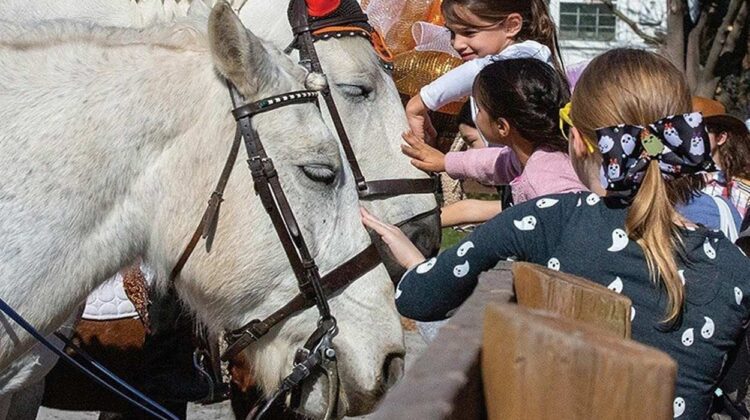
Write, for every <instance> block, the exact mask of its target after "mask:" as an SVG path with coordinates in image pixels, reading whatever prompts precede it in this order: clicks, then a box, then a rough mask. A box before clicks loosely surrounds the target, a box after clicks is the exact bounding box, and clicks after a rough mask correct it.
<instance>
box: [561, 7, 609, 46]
mask: <svg viewBox="0 0 750 420" xmlns="http://www.w3.org/2000/svg"><path fill="white" fill-rule="evenodd" d="M616 19H617V18H616V17H615V15H614V14H613V13H612V12H611V11H610V10H609V8H608V7H607V6H606V5H604V4H596V3H560V39H567V40H588V41H612V40H614V39H615V21H616Z"/></svg>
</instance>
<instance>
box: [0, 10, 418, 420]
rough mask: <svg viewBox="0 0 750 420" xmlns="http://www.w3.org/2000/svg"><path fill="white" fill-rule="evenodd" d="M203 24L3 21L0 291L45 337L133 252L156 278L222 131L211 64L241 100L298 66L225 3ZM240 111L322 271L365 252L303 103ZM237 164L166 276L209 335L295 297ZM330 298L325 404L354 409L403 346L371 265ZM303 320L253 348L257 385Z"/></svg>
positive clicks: (19, 346)
mask: <svg viewBox="0 0 750 420" xmlns="http://www.w3.org/2000/svg"><path fill="white" fill-rule="evenodd" d="M205 26H206V21H205V18H204V19H203V20H202V22H201V21H200V19H198V20H197V22H187V21H186V22H182V23H179V24H175V25H173V26H170V27H168V28H164V27H159V26H154V27H150V28H148V29H141V30H133V29H116V28H103V27H97V26H94V25H91V24H87V23H72V22H52V23H48V24H38V25H35V26H34V27H26V26H23V25H17V24H11V23H5V24H2V25H0V66H1V67H2V69H3V72H2V74H0V87H2V88H1V89H0V120H2V121H3V130H2V131H0V179H2V180H3V181H2V184H0V213H2V214H3V218H1V219H0V278H1V279H2V282H0V296H1V297H2V298H3V299H5V300H6V301H7V302H8V303H9V304H10V305H11V306H13V307H14V308H15V309H16V310H17V311H18V312H20V313H21V314H22V315H23V316H24V317H26V319H27V320H28V321H29V322H31V324H33V325H35V326H36V327H37V328H38V329H39V330H40V331H42V332H43V333H47V334H48V333H50V332H51V331H53V330H55V329H56V328H58V327H59V326H60V325H61V323H62V322H63V321H64V320H65V318H66V317H67V316H69V315H70V314H71V313H72V312H73V311H74V310H75V308H76V307H77V306H78V305H79V304H80V303H81V302H82V301H83V299H85V297H86V295H87V294H88V293H89V292H91V290H93V289H94V288H95V287H96V285H97V284H99V283H101V282H102V281H103V280H104V279H106V278H108V277H109V276H112V275H113V274H114V273H115V272H116V270H117V269H119V268H120V267H122V266H124V265H126V264H128V263H131V262H132V261H133V260H134V259H135V258H136V257H137V256H139V255H143V256H144V258H145V260H146V261H147V262H148V263H149V264H150V265H151V266H152V267H153V268H154V269H155V271H156V274H157V275H156V279H157V287H165V284H166V279H167V278H168V275H167V273H168V272H169V270H170V269H171V267H172V266H173V265H174V263H175V262H176V259H177V257H178V254H179V252H180V250H181V248H182V247H183V246H184V244H185V243H186V241H187V239H188V237H189V235H190V233H191V232H192V229H193V228H194V225H195V223H196V222H197V221H198V218H199V217H200V214H201V212H202V209H203V203H204V202H205V199H206V197H208V195H209V193H210V191H211V190H212V187H213V183H214V182H215V180H216V177H217V176H218V174H219V172H220V169H221V166H222V164H223V161H224V158H225V157H226V153H227V151H228V148H229V144H230V142H231V138H232V136H233V132H234V122H233V120H232V118H231V116H230V115H229V113H228V109H229V108H230V101H229V97H228V93H227V89H226V86H225V85H224V82H223V79H222V77H220V76H219V75H218V74H217V70H218V72H219V73H221V74H222V75H224V76H226V77H227V78H229V79H230V80H231V81H232V82H233V83H234V84H235V85H236V86H237V87H238V88H239V89H240V91H241V93H242V94H243V95H244V96H245V97H246V98H247V99H248V100H257V99H260V98H261V97H266V96H270V95H273V94H280V93H284V92H287V91H292V90H299V89H301V88H302V84H301V81H302V80H303V78H304V73H303V72H302V71H301V70H300V68H299V67H297V66H296V65H294V64H293V63H292V62H291V61H290V60H289V59H288V58H286V57H284V56H283V54H281V53H280V52H278V51H276V50H272V49H270V48H268V47H267V46H264V45H263V44H262V43H261V42H260V41H259V40H258V39H257V38H256V37H255V36H254V35H253V34H252V33H250V32H249V31H246V30H245V28H244V27H243V26H242V24H241V22H240V21H239V19H237V17H236V16H235V15H234V14H233V13H232V12H231V9H230V8H229V7H228V6H226V5H224V4H220V5H218V6H217V7H216V8H215V9H214V12H213V13H212V15H211V19H210V20H209V22H208V27H209V31H208V33H209V34H210V36H209V35H207V34H206V30H205ZM212 54H213V58H212ZM254 124H255V126H256V127H257V130H258V133H259V135H260V138H261V139H263V141H264V144H265V146H266V149H267V150H268V153H269V155H270V156H271V157H272V158H274V161H275V162H276V166H277V169H278V171H279V174H280V177H281V180H282V183H283V185H284V188H285V191H286V194H287V196H288V197H289V201H290V204H291V205H292V208H293V210H294V212H295V215H296V216H297V219H298V221H299V222H300V224H301V227H302V231H303V234H304V236H305V237H306V238H307V241H308V245H309V246H310V248H311V252H312V254H313V255H314V256H315V258H316V260H317V261H318V264H319V266H320V267H321V270H322V271H323V272H326V271H328V270H330V269H332V268H334V267H335V266H337V265H338V264H340V263H341V262H343V261H344V260H346V259H347V258H349V257H351V256H353V255H354V254H356V253H357V252H359V251H361V250H362V249H363V248H364V247H365V246H366V245H367V244H368V243H369V239H368V237H367V233H366V231H365V230H364V228H362V226H361V224H360V221H359V215H358V211H357V208H358V202H357V195H356V192H355V190H354V186H353V182H352V179H351V173H350V172H348V169H347V168H346V166H345V165H343V164H342V161H341V156H340V152H339V149H338V146H337V142H336V140H335V139H334V138H333V136H332V135H331V133H330V131H329V130H328V129H327V127H326V126H325V124H324V122H323V120H322V119H321V117H320V113H319V112H318V110H317V109H316V108H315V106H314V105H312V104H308V105H294V106H289V107H285V108H281V109H278V110H275V111H273V112H271V113H268V114H262V115H259V116H257V117H256V118H254ZM238 162H242V160H239V161H238ZM237 166H238V168H236V169H235V173H234V174H233V175H232V178H231V179H230V181H229V184H228V186H227V190H226V193H225V198H226V202H225V204H224V206H223V208H222V218H221V221H220V223H219V227H218V231H217V235H216V240H215V242H214V245H213V249H212V251H211V253H210V254H205V253H202V252H197V253H196V254H195V255H194V256H193V257H192V259H191V260H190V261H189V263H188V264H187V266H186V267H185V269H184V270H183V272H182V274H181V276H180V277H179V278H178V279H177V281H176V289H177V291H178V294H179V295H180V297H181V299H183V300H184V301H185V302H187V303H188V304H189V306H190V307H191V308H192V309H194V310H195V311H196V313H197V315H198V317H199V318H200V320H201V321H202V322H204V323H205V324H206V325H208V326H209V327H210V328H211V329H212V330H213V331H220V330H223V329H225V328H237V327H239V326H240V325H242V324H244V323H246V322H248V321H249V320H251V319H254V318H258V317H262V316H263V315H266V314H269V313H271V312H273V311H274V310H275V309H277V308H278V307H280V306H281V305H282V304H283V303H284V302H285V301H286V300H287V299H289V298H290V297H292V296H293V295H294V294H295V293H296V281H295V280H294V276H293V275H292V272H291V269H290V267H289V264H288V262H287V260H286V258H285V256H284V253H283V251H282V248H281V246H280V244H279V242H278V240H277V238H276V235H275V233H274V231H273V229H272V227H271V225H270V223H269V219H268V217H267V215H266V214H265V212H264V211H263V208H262V206H261V205H260V202H259V201H258V200H257V198H256V197H255V196H254V193H253V188H252V180H251V179H250V176H249V173H248V171H247V170H246V168H245V165H244V164H238V165H237ZM321 179H323V180H325V181H326V182H320V181H321ZM328 181H331V182H328ZM331 308H332V312H333V313H334V315H335V316H337V318H338V319H339V320H340V322H339V326H340V333H339V335H338V336H337V338H336V340H335V345H336V347H337V350H338V354H339V355H340V359H339V365H340V371H341V381H342V391H341V404H340V407H341V410H340V413H338V414H340V415H343V414H345V413H346V414H359V413H363V412H367V411H368V410H370V409H372V407H373V405H374V403H375V402H376V401H377V399H378V397H379V396H380V395H382V392H383V390H384V383H385V381H386V380H387V378H386V377H385V376H386V375H385V374H384V372H388V371H389V368H388V366H384V364H386V363H387V362H386V361H391V360H394V358H393V357H392V356H393V355H394V354H395V355H397V356H398V355H402V354H403V351H404V349H403V335H402V331H401V329H400V324H399V320H398V315H397V313H396V311H395V308H394V304H393V287H392V285H391V283H390V281H389V279H388V276H387V274H386V272H385V269H384V268H383V267H382V266H379V267H378V268H376V269H375V270H373V271H371V272H370V273H368V274H366V275H365V276H364V277H363V278H362V279H360V280H359V281H357V282H355V283H354V284H352V285H351V286H349V287H348V288H347V289H345V290H344V291H343V292H341V293H339V294H337V295H336V296H335V297H334V298H332V299H331ZM0 320H1V321H2V323H1V324H0V325H2V327H1V328H2V330H0V331H2V334H0V371H4V376H3V378H1V379H0V389H1V391H0V393H3V392H9V391H12V390H13V384H12V383H11V379H12V376H13V371H12V370H13V369H12V366H11V364H12V361H13V360H14V359H15V358H17V357H19V356H21V355H22V354H23V353H24V351H26V350H27V349H29V348H30V347H31V346H32V345H33V341H32V340H31V338H30V337H29V336H28V335H27V334H25V333H23V332H21V331H20V330H19V329H18V328H17V327H15V326H14V325H12V324H11V323H10V321H9V320H8V319H7V318H5V317H4V316H3V317H2V319H0ZM315 322H316V314H315V312H314V311H312V310H308V311H304V312H302V313H300V314H298V315H296V316H294V317H292V318H290V319H289V320H288V321H287V322H285V323H284V324H283V325H282V326H281V327H280V328H278V329H276V330H274V331H273V332H272V333H271V335H270V336H269V337H267V338H264V339H263V340H261V342H259V343H258V344H257V345H255V346H253V350H252V352H251V354H252V356H253V358H254V359H256V360H262V363H255V365H256V366H258V370H257V371H256V375H257V379H258V381H259V383H260V384H261V386H262V387H263V388H264V389H266V390H269V391H270V390H273V389H274V388H275V387H276V386H277V385H278V383H279V381H280V379H281V378H282V377H283V376H284V375H285V374H286V373H287V372H288V370H289V369H290V367H291V363H292V359H293V351H294V349H295V348H297V347H299V346H300V345H301V344H302V342H303V341H304V340H305V339H306V338H307V335H308V334H309V333H310V332H312V331H313V329H314V326H315ZM397 358H398V357H396V359H397ZM324 389H325V384H324V381H323V380H322V379H319V380H317V381H315V382H314V383H312V384H310V385H308V386H307V387H306V389H305V393H304V397H303V404H302V409H303V411H305V412H306V413H308V414H311V415H314V416H317V415H321V414H322V413H323V411H324V409H325V403H324V398H323V397H322V395H323V390H324Z"/></svg>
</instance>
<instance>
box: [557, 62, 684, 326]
mask: <svg viewBox="0 0 750 420" xmlns="http://www.w3.org/2000/svg"><path fill="white" fill-rule="evenodd" d="M571 102H572V104H573V106H572V108H571V118H572V120H573V124H574V125H575V127H576V128H577V129H578V130H579V132H580V133H581V134H582V135H583V137H585V138H587V139H596V129H597V128H599V127H611V126H615V125H618V124H631V125H641V126H645V125H648V124H650V123H652V122H654V121H656V120H658V119H660V118H664V117H665V116H668V115H676V114H683V113H687V112H690V111H691V109H692V105H691V99H690V89H689V88H688V86H687V82H686V81H685V77H684V76H683V74H682V73H681V72H680V71H679V70H678V69H677V68H676V67H674V65H672V64H671V63H670V62H669V61H668V60H667V59H665V58H664V57H661V56H660V55H658V54H654V53H651V52H648V51H643V50H635V49H625V48H621V49H614V50H610V51H608V52H606V53H604V54H602V55H600V56H598V57H596V58H594V59H593V60H592V61H591V63H589V65H588V66H587V67H586V70H584V72H583V74H581V77H580V78H579V79H578V83H577V84H576V88H575V90H574V91H573V98H572V101H571ZM578 163H584V164H586V166H588V165H589V164H590V165H597V166H598V167H599V168H601V165H602V156H601V154H600V153H599V151H598V150H596V151H595V152H594V153H593V154H591V155H589V156H588V158H587V159H585V160H584V161H583V162H578ZM683 180H684V179H683V178H677V179H676V180H673V181H669V182H668V181H665V180H664V179H663V178H662V176H661V171H660V170H659V164H658V162H656V161H652V162H651V163H649V166H648V170H647V171H646V174H645V176H644V179H643V182H642V183H641V185H640V187H639V189H638V192H637V193H636V195H635V197H634V199H633V202H632V204H631V205H630V208H629V209H628V215H627V217H626V219H625V230H626V232H627V234H628V237H630V239H632V240H634V241H635V242H636V243H637V244H638V245H640V247H641V249H642V250H643V253H644V255H645V259H646V264H647V266H648V270H649V275H650V277H651V280H652V281H654V282H655V283H659V282H661V283H662V284H663V285H664V289H665V291H666V292H667V296H668V302H667V308H666V309H667V310H666V315H665V321H667V322H671V321H675V320H676V319H677V318H678V317H679V316H680V313H681V311H682V305H683V301H684V295H685V291H684V288H683V287H684V286H683V284H682V280H681V279H680V277H679V273H678V271H677V261H676V257H677V256H678V255H680V254H681V253H682V252H683V249H682V246H683V245H682V241H681V239H680V236H679V232H678V228H677V226H676V225H675V219H676V217H677V213H676V211H675V209H674V204H675V203H674V200H675V197H677V196H679V194H677V192H678V191H677V190H678V189H679V188H680V184H681V183H682V181H683Z"/></svg>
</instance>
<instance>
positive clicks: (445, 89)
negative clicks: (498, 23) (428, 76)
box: [419, 41, 552, 111]
mask: <svg viewBox="0 0 750 420" xmlns="http://www.w3.org/2000/svg"><path fill="white" fill-rule="evenodd" d="M509 58H536V59H537V60H540V61H543V62H545V63H547V64H550V65H551V64H552V52H551V51H550V49H549V48H547V47H546V46H545V45H542V44H540V43H538V42H536V41H524V42H521V43H518V44H513V45H511V46H509V47H508V48H506V49H504V50H503V51H502V52H500V53H498V54H495V55H488V56H486V57H482V58H475V59H474V60H471V61H467V62H465V63H463V64H461V65H460V66H458V67H456V68H454V69H453V70H451V71H449V72H448V73H445V74H444V75H442V76H440V77H439V78H437V79H436V80H435V81H433V82H432V83H430V84H429V85H427V86H425V87H423V88H422V90H420V91H419V95H420V96H421V97H422V102H424V104H425V105H426V106H427V108H429V109H431V110H432V111H436V110H438V109H440V108H442V107H444V106H445V105H447V104H449V103H451V102H453V101H456V100H458V99H461V98H463V97H465V96H469V95H471V88H472V86H474V78H476V77H477V75H478V74H479V72H480V71H482V69H483V68H485V67H486V66H487V65H489V64H490V63H492V62H494V61H498V60H503V59H509Z"/></svg>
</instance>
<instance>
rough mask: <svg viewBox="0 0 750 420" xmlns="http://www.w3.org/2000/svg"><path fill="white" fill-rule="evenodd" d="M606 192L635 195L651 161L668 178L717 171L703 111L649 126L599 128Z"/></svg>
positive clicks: (660, 121)
mask: <svg viewBox="0 0 750 420" xmlns="http://www.w3.org/2000/svg"><path fill="white" fill-rule="evenodd" d="M596 139H597V145H598V147H599V151H600V152H601V153H602V159H603V161H602V168H603V170H604V179H606V182H607V185H606V186H605V187H606V189H607V191H612V192H614V193H616V194H617V195H624V196H632V195H633V194H635V192H636V190H637V189H638V186H639V185H640V183H641V182H642V181H643V177H644V175H645V173H646V169H647V168H648V165H649V163H650V162H651V161H652V160H656V161H657V162H658V163H659V169H660V170H661V173H662V176H663V177H664V178H665V179H674V178H677V177H680V176H682V175H689V174H696V173H700V172H710V171H715V170H716V168H715V166H714V162H713V160H712V159H711V146H710V143H709V141H708V132H707V131H706V127H705V125H704V124H703V116H702V115H701V113H700V112H693V113H690V114H682V115H672V116H669V117H666V118H662V119H660V120H658V121H656V122H654V123H652V124H649V125H648V126H647V127H642V126H639V125H628V124H620V125H616V126H612V127H604V128H599V129H597V130H596Z"/></svg>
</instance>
